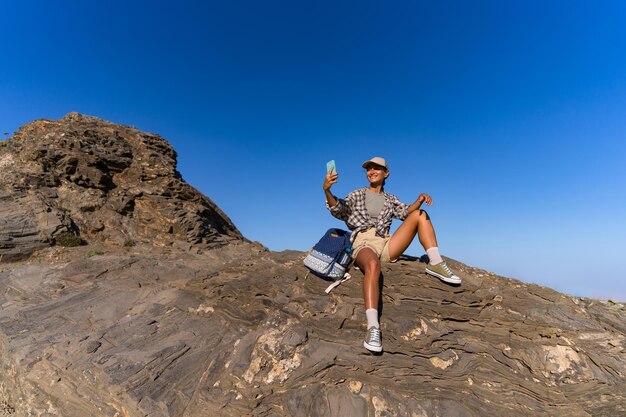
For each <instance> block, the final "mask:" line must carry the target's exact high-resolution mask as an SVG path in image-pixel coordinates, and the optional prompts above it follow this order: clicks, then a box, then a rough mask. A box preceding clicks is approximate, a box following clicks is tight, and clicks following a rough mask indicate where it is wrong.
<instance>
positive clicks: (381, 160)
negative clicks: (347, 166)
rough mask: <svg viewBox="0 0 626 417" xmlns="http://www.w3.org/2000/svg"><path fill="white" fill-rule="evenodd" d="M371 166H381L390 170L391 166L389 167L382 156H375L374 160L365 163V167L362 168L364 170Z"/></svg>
mask: <svg viewBox="0 0 626 417" xmlns="http://www.w3.org/2000/svg"><path fill="white" fill-rule="evenodd" d="M370 164H376V165H380V166H381V167H384V168H385V169H389V166H388V165H387V161H385V159H384V158H381V157H380V156H375V157H373V158H372V159H370V160H367V161H365V162H363V165H361V166H362V167H363V168H366V167H367V166H368V165H370Z"/></svg>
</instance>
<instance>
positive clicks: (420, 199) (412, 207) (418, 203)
mask: <svg viewBox="0 0 626 417" xmlns="http://www.w3.org/2000/svg"><path fill="white" fill-rule="evenodd" d="M423 203H426V205H427V206H430V205H431V204H432V203H433V199H432V197H431V196H430V195H428V194H425V193H422V194H420V195H419V197H417V200H415V202H414V203H413V204H411V205H410V206H409V208H408V209H407V213H412V212H414V211H415V210H419V209H420V207H422V204H423Z"/></svg>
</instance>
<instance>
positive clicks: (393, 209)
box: [326, 187, 409, 242]
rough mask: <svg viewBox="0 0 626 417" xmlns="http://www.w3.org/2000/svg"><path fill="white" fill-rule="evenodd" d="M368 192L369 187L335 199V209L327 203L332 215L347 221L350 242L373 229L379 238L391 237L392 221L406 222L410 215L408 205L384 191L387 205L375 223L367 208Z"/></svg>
mask: <svg viewBox="0 0 626 417" xmlns="http://www.w3.org/2000/svg"><path fill="white" fill-rule="evenodd" d="M366 191H367V187H363V188H360V189H358V190H354V191H352V192H351V193H350V194H348V195H347V196H346V198H344V199H340V198H337V197H335V199H336V200H337V204H335V205H334V206H333V207H329V206H328V202H327V203H326V207H328V209H329V210H330V213H331V214H332V215H333V216H335V217H336V218H338V219H339V220H343V221H345V222H346V225H347V226H348V228H349V229H350V230H352V236H351V237H350V240H351V241H353V242H354V239H355V238H356V235H357V234H359V233H360V232H363V231H365V230H368V229H370V228H372V227H375V228H376V234H377V235H378V236H380V237H386V236H388V235H389V229H390V228H391V221H392V219H394V218H396V219H400V220H404V219H406V216H407V215H408V212H407V209H408V208H409V206H408V205H406V204H404V203H403V202H401V201H400V200H398V198H397V197H396V196H395V195H393V194H387V193H386V192H384V191H383V193H382V194H383V196H385V205H384V206H383V209H382V211H381V212H380V214H379V215H378V220H377V221H376V223H374V222H373V221H372V218H371V217H370V215H369V213H368V212H367V209H366V208H365V193H366Z"/></svg>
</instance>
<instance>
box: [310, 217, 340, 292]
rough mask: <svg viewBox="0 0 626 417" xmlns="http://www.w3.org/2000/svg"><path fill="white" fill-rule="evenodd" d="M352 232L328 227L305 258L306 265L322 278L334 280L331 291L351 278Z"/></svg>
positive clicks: (328, 289)
mask: <svg viewBox="0 0 626 417" xmlns="http://www.w3.org/2000/svg"><path fill="white" fill-rule="evenodd" d="M351 253H352V245H351V244H350V232H346V231H345V230H341V229H328V231H326V233H325V234H324V236H322V238H321V239H320V240H319V242H317V243H316V244H315V246H313V248H312V249H311V250H310V251H309V254H308V255H307V256H306V258H304V266H306V267H307V268H309V270H310V271H311V272H312V273H313V274H315V275H317V276H318V277H320V278H323V279H325V280H327V281H333V284H331V285H330V286H329V287H328V288H327V289H326V293H328V292H330V291H331V290H332V289H333V288H335V287H336V286H337V285H339V284H341V283H342V282H343V281H346V280H348V279H350V274H348V273H347V270H348V268H349V266H350V263H351V262H352V257H351V256H350V254H351Z"/></svg>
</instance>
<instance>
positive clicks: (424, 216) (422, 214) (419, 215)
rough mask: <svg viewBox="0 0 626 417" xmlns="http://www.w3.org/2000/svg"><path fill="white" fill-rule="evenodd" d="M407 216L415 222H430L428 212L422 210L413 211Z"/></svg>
mask: <svg viewBox="0 0 626 417" xmlns="http://www.w3.org/2000/svg"><path fill="white" fill-rule="evenodd" d="M409 216H411V217H412V218H414V219H415V220H416V221H421V220H430V216H429V215H428V212H427V211H426V210H422V209H419V210H415V211H414V212H411V213H410V214H409Z"/></svg>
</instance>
